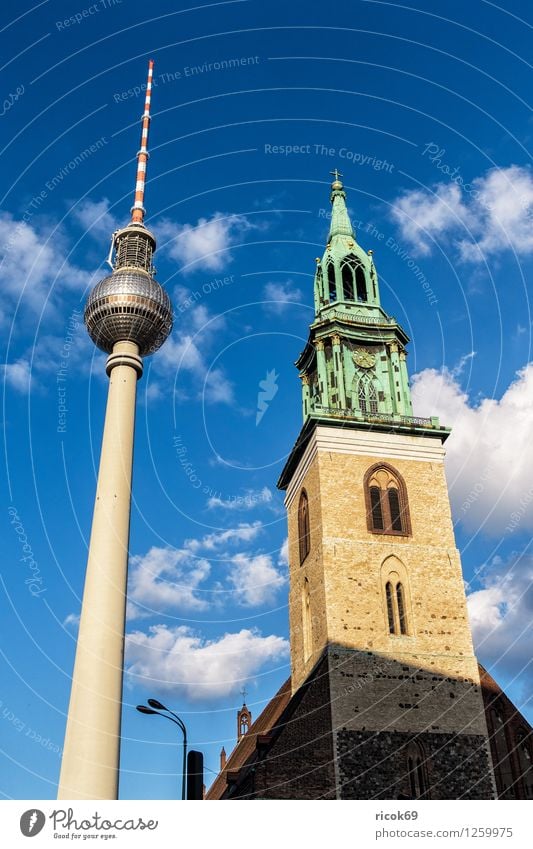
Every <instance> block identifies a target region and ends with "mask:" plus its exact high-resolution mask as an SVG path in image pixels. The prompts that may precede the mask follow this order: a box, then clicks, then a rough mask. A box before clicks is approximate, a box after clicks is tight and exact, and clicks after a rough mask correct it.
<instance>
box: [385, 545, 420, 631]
mask: <svg viewBox="0 0 533 849" xmlns="http://www.w3.org/2000/svg"><path fill="white" fill-rule="evenodd" d="M380 575H381V577H380V586H381V592H382V593H383V596H382V599H383V602H382V603H383V613H384V618H385V626H386V628H387V631H388V633H389V634H391V635H403V636H409V635H413V634H414V625H413V620H412V613H411V611H412V608H411V600H410V592H409V572H408V570H407V568H406V566H405V564H404V563H402V561H401V560H400V559H399V558H398V557H396V555H394V554H392V555H389V556H388V557H386V558H385V560H384V561H383V563H382V564H381V571H380Z"/></svg>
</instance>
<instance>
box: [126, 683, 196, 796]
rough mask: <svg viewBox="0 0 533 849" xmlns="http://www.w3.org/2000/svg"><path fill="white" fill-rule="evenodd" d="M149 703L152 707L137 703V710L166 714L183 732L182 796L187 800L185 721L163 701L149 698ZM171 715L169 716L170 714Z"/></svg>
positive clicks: (157, 714)
mask: <svg viewBox="0 0 533 849" xmlns="http://www.w3.org/2000/svg"><path fill="white" fill-rule="evenodd" d="M148 704H149V705H150V707H146V705H137V710H138V711H139V713H146V714H150V713H151V714H154V715H155V716H164V717H165V719H168V720H170V722H173V723H174V725H177V726H178V727H179V728H180V729H181V731H182V732H183V772H182V782H181V798H182V799H183V800H185V775H186V770H187V729H186V728H185V723H184V722H183V720H182V719H180V717H179V716H178V715H177V714H176V713H174V711H171V710H169V708H167V707H165V705H162V704H161V702H158V701H157V699H148ZM160 711H166V713H160ZM169 713H170V714H171V716H168V714H169Z"/></svg>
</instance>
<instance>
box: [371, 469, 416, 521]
mask: <svg viewBox="0 0 533 849" xmlns="http://www.w3.org/2000/svg"><path fill="white" fill-rule="evenodd" d="M364 490H365V499H366V508H367V509H366V512H367V526H368V530H369V531H372V533H376V534H399V535H402V536H409V535H410V533H411V523H410V519H409V505H408V502H407V489H406V486H405V483H404V480H403V478H402V476H401V475H400V474H399V473H398V472H397V471H396V470H395V469H393V468H392V466H389V465H388V464H387V463H383V464H379V465H376V466H372V468H371V469H369V470H368V472H367V473H366V475H365V480H364Z"/></svg>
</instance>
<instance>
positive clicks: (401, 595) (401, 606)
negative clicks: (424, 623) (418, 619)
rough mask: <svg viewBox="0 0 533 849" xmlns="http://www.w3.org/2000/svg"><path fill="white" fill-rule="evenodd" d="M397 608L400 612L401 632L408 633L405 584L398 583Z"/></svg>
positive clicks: (399, 624)
mask: <svg viewBox="0 0 533 849" xmlns="http://www.w3.org/2000/svg"><path fill="white" fill-rule="evenodd" d="M396 610H397V612H398V627H399V629H400V634H407V612H406V609H405V592H404V589H403V584H401V583H400V582H399V581H398V583H397V584H396Z"/></svg>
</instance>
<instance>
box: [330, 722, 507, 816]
mask: <svg viewBox="0 0 533 849" xmlns="http://www.w3.org/2000/svg"><path fill="white" fill-rule="evenodd" d="M412 740H413V735H410V734H404V733H401V732H398V731H381V732H380V733H379V734H374V733H372V732H369V731H348V730H344V729H342V730H340V731H338V732H337V757H338V764H339V778H340V788H341V798H342V799H398V798H411V796H410V788H409V777H408V771H407V746H408V745H409V743H410V742H411V741H412ZM416 740H417V742H418V743H419V744H421V746H422V749H423V752H424V756H425V758H426V760H425V763H424V769H425V771H426V775H427V783H428V788H429V790H428V793H427V795H426V796H425V798H430V799H492V798H493V788H492V774H491V767H490V765H489V761H488V758H487V750H486V746H485V743H484V738H483V737H479V736H477V735H473V734H470V735H465V734H463V735H460V736H459V737H458V736H456V735H454V734H421V735H418V736H417V737H416Z"/></svg>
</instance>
